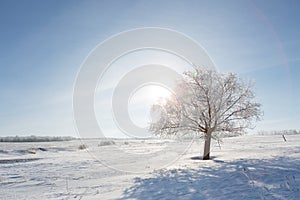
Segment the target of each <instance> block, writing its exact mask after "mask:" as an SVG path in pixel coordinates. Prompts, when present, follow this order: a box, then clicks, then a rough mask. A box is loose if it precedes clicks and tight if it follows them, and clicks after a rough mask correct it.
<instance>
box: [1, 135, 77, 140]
mask: <svg viewBox="0 0 300 200" xmlns="http://www.w3.org/2000/svg"><path fill="white" fill-rule="evenodd" d="M74 139H75V138H73V137H50V136H34V135H31V136H7V137H0V142H56V141H70V140H74Z"/></svg>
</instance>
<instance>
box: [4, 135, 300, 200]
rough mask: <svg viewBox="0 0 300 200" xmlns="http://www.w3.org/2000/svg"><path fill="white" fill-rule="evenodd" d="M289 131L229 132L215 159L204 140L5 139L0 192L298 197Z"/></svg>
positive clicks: (299, 171) (298, 170) (299, 160)
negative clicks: (205, 156) (205, 152)
mask: <svg viewBox="0 0 300 200" xmlns="http://www.w3.org/2000/svg"><path fill="white" fill-rule="evenodd" d="M286 139H287V142H285V141H284V140H283V138H282V136H280V135H276V136H275V135H273V136H242V137H236V138H227V139H224V142H223V143H222V144H221V147H219V145H218V144H217V143H216V142H214V143H213V147H212V153H211V156H212V158H213V159H212V160H209V161H202V160H198V159H197V156H199V155H200V153H201V152H202V148H203V144H202V142H201V141H196V142H193V143H192V144H190V142H189V141H181V142H178V141H177V142H174V141H171V140H166V141H159V140H116V141H115V144H114V145H107V146H103V145H100V141H98V140H87V141H84V142H85V144H86V145H87V147H88V149H86V150H80V149H79V148H78V147H79V146H80V145H81V142H80V141H69V142H50V143H0V199H213V200H215V199H226V200H227V199H238V200H240V199H244V200H247V199H300V135H288V136H286ZM187 147H189V148H187ZM184 150H186V151H184ZM182 153H184V154H183V155H182Z"/></svg>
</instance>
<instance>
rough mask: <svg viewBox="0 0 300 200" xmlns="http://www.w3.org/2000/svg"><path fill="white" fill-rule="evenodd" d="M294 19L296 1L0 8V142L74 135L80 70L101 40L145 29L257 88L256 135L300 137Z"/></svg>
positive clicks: (299, 62)
mask: <svg viewBox="0 0 300 200" xmlns="http://www.w3.org/2000/svg"><path fill="white" fill-rule="evenodd" d="M299 9H300V2H299V1H298V0H294V1H293V0H287V1H276V0H274V1H273V0H272V1H271V0H268V1H267V0H266V1H258V0H257V1H247V0H245V1H200V0H195V1H192V0H189V1H180V0H178V1H177V0H169V1H163V0H157V1H156V0H153V1H148V0H144V1H135V0H115V1H110V0H107V1H104V0H99V1H76V0H64V1H58V0H54V1H50V0H46V1H39V0H27V1H18V0H1V1H0V25H1V31H0V91H1V92H0V99H1V100H0V136H5V135H28V134H35V135H71V136H73V135H76V133H75V128H74V122H73V112H72V92H73V85H74V82H75V79H76V75H77V73H78V71H79V69H80V65H81V64H82V62H83V61H84V59H85V58H86V56H87V55H88V54H89V52H90V51H91V50H92V49H93V48H94V47H95V46H96V45H97V44H99V43H100V42H102V41H103V40H105V39H107V38H108V37H110V36H112V35H114V34H117V33H119V32H121V31H125V30H128V29H133V28H142V27H162V28H169V29H173V30H176V31H179V32H182V33H184V34H186V35H188V36H190V37H192V38H193V39H194V40H196V41H197V42H198V43H199V44H201V45H202V46H203V47H204V48H205V49H206V51H207V52H208V54H209V55H210V57H211V58H212V59H213V61H214V62H215V64H216V66H217V68H218V70H220V71H221V72H228V71H233V72H236V73H238V74H240V76H242V77H244V78H246V79H255V80H256V85H255V88H254V89H255V91H256V93H257V99H258V100H259V102H260V103H262V105H263V107H262V108H263V111H264V118H263V121H261V122H260V123H258V125H257V128H256V129H255V131H258V130H276V129H277V130H280V129H300V123H299V121H300V115H299V112H300V101H299V99H300V89H299V87H300V80H299V76H300V26H299V21H300V12H299ZM141 94H142V93H141ZM114 136H118V135H114Z"/></svg>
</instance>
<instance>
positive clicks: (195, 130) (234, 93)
mask: <svg viewBox="0 0 300 200" xmlns="http://www.w3.org/2000/svg"><path fill="white" fill-rule="evenodd" d="M252 85H253V84H252V83H251V82H249V83H245V82H244V81H243V80H242V79H240V78H239V77H238V76H237V75H236V74H234V73H228V74H222V73H219V72H217V71H216V70H209V69H205V68H201V67H197V66H195V67H194V70H193V71H187V72H185V73H184V74H183V78H182V80H180V81H178V84H177V86H176V88H175V91H174V94H173V95H172V96H170V97H169V98H167V99H165V100H164V101H161V102H160V103H158V104H155V105H153V106H152V108H151V112H152V114H153V115H154V116H156V117H154V118H153V120H152V122H151V124H150V131H151V132H152V133H154V134H156V135H160V136H170V135H177V136H178V135H179V136H182V135H186V134H195V135H196V136H199V137H202V138H204V140H205V144H204V153H203V159H204V160H208V159H210V143H211V139H212V138H215V139H220V138H222V137H226V136H233V135H239V134H242V133H244V132H245V129H247V128H253V125H254V122H255V121H257V120H259V119H260V116H261V111H260V104H258V103H256V102H255V95H254V93H253V91H252Z"/></svg>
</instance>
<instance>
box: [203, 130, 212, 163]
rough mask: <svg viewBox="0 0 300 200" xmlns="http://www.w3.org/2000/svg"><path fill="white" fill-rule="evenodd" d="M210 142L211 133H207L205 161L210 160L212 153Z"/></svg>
mask: <svg viewBox="0 0 300 200" xmlns="http://www.w3.org/2000/svg"><path fill="white" fill-rule="evenodd" d="M210 141H211V131H207V133H206V135H205V143H204V152H203V160H209V159H210V157H209V153H210Z"/></svg>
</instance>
